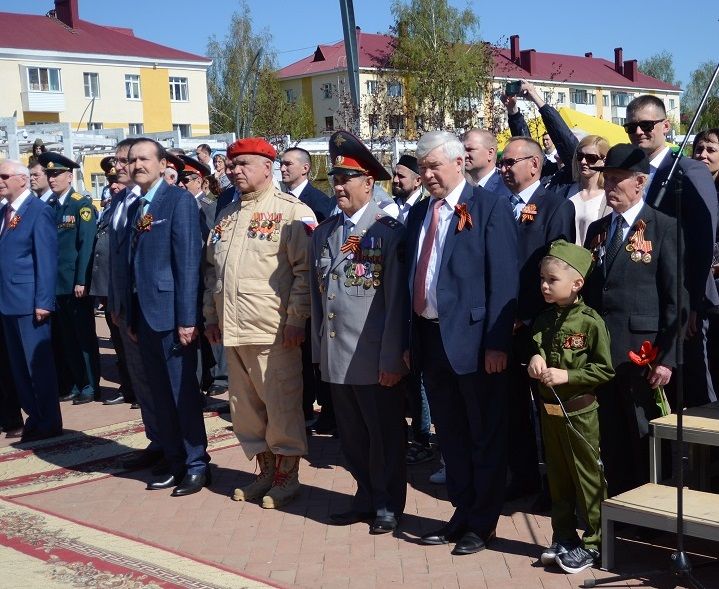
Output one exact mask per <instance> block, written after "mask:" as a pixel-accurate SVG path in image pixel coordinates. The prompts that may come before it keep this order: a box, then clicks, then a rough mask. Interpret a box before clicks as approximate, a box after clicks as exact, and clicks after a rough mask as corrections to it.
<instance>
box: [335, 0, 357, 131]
mask: <svg viewBox="0 0 719 589" xmlns="http://www.w3.org/2000/svg"><path fill="white" fill-rule="evenodd" d="M340 11H341V12H342V30H343V31H344V39H345V54H346V56H347V79H348V81H349V87H350V98H351V99H352V106H353V109H354V112H355V117H354V120H353V129H350V130H351V131H354V132H355V134H359V126H360V125H359V113H360V92H359V60H358V57H357V31H356V28H355V10H354V6H353V4H352V0H340Z"/></svg>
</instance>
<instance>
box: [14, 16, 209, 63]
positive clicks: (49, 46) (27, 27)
mask: <svg viewBox="0 0 719 589" xmlns="http://www.w3.org/2000/svg"><path fill="white" fill-rule="evenodd" d="M0 47H5V48H10V49H30V50H34V51H52V52H59V53H93V54H100V55H117V56H130V57H145V58H148V59H164V60H173V61H195V62H201V63H203V64H209V63H210V62H211V60H210V59H209V58H207V57H202V56H199V55H194V54H192V53H187V52H185V51H178V50H177V49H172V48H171V47H165V46H164V45H158V44H157V43H152V42H151V41H145V40H144V39H140V38H138V37H135V36H134V34H133V33H132V30H130V29H121V28H118V27H104V26H102V25H96V24H94V23H91V22H88V21H85V20H79V21H77V26H76V27H75V28H74V29H71V28H69V27H67V26H66V25H65V24H64V23H62V22H60V21H59V20H57V19H56V18H51V17H48V16H39V15H34V14H15V13H11V12H0Z"/></svg>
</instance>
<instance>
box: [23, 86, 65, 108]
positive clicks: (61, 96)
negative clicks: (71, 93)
mask: <svg viewBox="0 0 719 589" xmlns="http://www.w3.org/2000/svg"><path fill="white" fill-rule="evenodd" d="M20 94H21V97H22V109H23V110H24V111H25V112H57V113H59V112H63V111H64V110H65V93H64V92H31V91H23V92H21V93H20Z"/></svg>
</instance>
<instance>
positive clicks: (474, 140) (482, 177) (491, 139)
mask: <svg viewBox="0 0 719 589" xmlns="http://www.w3.org/2000/svg"><path fill="white" fill-rule="evenodd" d="M462 143H463V144H464V150H465V151H466V152H467V157H466V158H465V162H464V177H465V178H466V179H467V182H469V183H470V184H471V185H472V186H481V187H482V188H484V189H485V190H489V191H490V192H496V193H497V194H500V195H502V196H506V197H507V198H509V195H510V191H509V188H507V186H506V185H505V183H504V180H502V176H501V175H500V174H499V172H498V171H497V138H496V137H495V136H494V135H493V134H492V133H490V132H489V131H487V130H486V129H470V130H469V131H467V132H466V133H465V134H464V136H463V137H462Z"/></svg>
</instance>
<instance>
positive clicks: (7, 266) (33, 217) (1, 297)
mask: <svg viewBox="0 0 719 589" xmlns="http://www.w3.org/2000/svg"><path fill="white" fill-rule="evenodd" d="M0 198H2V199H4V200H5V201H6V204H5V206H3V207H2V209H0V210H1V211H2V215H0V219H1V221H0V223H1V224H2V226H1V227H0V251H2V254H3V255H2V256H0V320H1V321H2V326H3V332H4V334H5V343H6V345H7V350H8V354H9V356H10V368H11V370H12V375H13V380H14V382H15V386H16V388H17V393H18V396H19V398H20V405H21V406H22V408H23V410H24V411H25V413H27V416H28V417H27V421H26V422H25V429H24V431H23V435H22V438H21V441H22V442H30V441H34V440H42V439H45V438H51V437H54V436H59V435H60V434H62V416H61V415H60V404H59V402H58V392H57V380H56V376H55V362H54V360H53V353H52V344H51V339H50V323H49V318H50V313H51V312H52V311H53V310H54V309H55V281H56V280H57V231H56V229H55V212H54V211H53V209H52V208H51V207H49V206H48V205H46V204H45V203H44V202H42V201H41V200H39V199H37V198H35V197H34V196H32V194H31V192H30V172H29V171H28V169H27V168H26V167H25V166H23V165H22V164H20V163H19V162H15V161H11V160H6V161H4V162H3V163H2V164H0Z"/></svg>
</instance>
